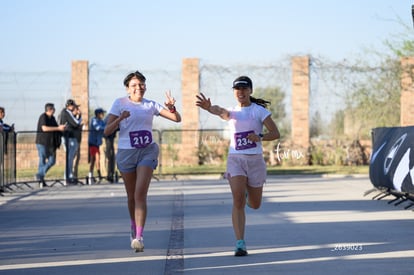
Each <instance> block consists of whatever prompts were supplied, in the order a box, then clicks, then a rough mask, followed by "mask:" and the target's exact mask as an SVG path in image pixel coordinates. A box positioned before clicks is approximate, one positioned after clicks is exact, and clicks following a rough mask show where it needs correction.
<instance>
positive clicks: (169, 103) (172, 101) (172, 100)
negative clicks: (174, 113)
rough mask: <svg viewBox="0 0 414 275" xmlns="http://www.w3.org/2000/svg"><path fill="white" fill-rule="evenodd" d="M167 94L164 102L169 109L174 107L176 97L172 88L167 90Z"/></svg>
mask: <svg viewBox="0 0 414 275" xmlns="http://www.w3.org/2000/svg"><path fill="white" fill-rule="evenodd" d="M165 96H166V97H167V100H166V101H165V102H164V104H165V106H166V107H167V108H168V109H169V110H171V109H174V105H175V98H174V97H173V96H172V95H171V90H168V92H165Z"/></svg>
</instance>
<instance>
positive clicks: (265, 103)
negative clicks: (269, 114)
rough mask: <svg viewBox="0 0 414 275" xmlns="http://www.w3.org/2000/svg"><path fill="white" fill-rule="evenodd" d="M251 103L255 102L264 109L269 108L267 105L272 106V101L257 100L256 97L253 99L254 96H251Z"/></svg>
mask: <svg viewBox="0 0 414 275" xmlns="http://www.w3.org/2000/svg"><path fill="white" fill-rule="evenodd" d="M250 101H251V102H253V103H256V104H257V105H260V106H262V107H263V108H267V105H270V104H272V103H271V102H270V101H267V100H264V99H261V98H255V97H252V96H250Z"/></svg>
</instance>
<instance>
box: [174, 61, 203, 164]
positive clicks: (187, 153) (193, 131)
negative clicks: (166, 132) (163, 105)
mask: <svg viewBox="0 0 414 275" xmlns="http://www.w3.org/2000/svg"><path fill="white" fill-rule="evenodd" d="M199 63H200V61H199V59H198V58H186V59H183V62H182V72H181V93H182V110H181V114H182V122H181V125H182V130H183V131H182V132H181V149H180V152H179V162H180V163H186V164H192V163H194V164H197V163H198V156H197V151H198V139H199V134H198V131H197V130H198V129H199V123H200V110H199V108H198V107H196V106H195V102H196V94H198V93H199V91H200V68H199Z"/></svg>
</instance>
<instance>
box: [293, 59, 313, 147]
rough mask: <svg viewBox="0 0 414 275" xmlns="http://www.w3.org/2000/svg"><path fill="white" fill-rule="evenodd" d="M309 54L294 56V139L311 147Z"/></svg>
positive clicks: (296, 143)
mask: <svg viewBox="0 0 414 275" xmlns="http://www.w3.org/2000/svg"><path fill="white" fill-rule="evenodd" d="M309 65H310V60H309V57H308V56H301V57H293V58H292V141H293V143H294V144H295V145H297V146H300V147H302V148H305V149H307V148H309V138H310V137H309V92H310V76H309Z"/></svg>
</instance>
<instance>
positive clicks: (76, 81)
mask: <svg viewBox="0 0 414 275" xmlns="http://www.w3.org/2000/svg"><path fill="white" fill-rule="evenodd" d="M72 99H73V100H75V102H76V103H77V104H79V105H80V110H81V112H82V122H83V124H84V128H83V129H84V132H83V134H82V142H81V147H80V150H81V151H80V155H81V157H80V162H81V163H87V162H88V154H89V152H88V132H87V131H86V130H87V129H88V123H89V64H88V61H84V60H77V61H72ZM79 176H80V175H79Z"/></svg>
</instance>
